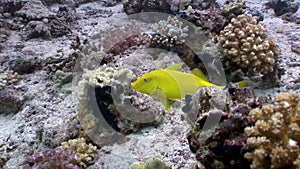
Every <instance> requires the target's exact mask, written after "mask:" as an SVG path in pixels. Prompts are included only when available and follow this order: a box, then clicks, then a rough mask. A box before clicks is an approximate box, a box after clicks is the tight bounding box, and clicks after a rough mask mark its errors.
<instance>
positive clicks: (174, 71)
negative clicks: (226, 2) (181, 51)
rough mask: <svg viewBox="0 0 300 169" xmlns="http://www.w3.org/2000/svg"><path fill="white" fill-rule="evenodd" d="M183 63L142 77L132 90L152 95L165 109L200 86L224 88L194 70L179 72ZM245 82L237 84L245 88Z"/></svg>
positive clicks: (133, 84)
mask: <svg viewBox="0 0 300 169" xmlns="http://www.w3.org/2000/svg"><path fill="white" fill-rule="evenodd" d="M183 64H184V63H178V64H175V65H171V66H169V67H167V68H165V69H160V70H154V71H151V72H148V73H146V74H144V75H142V76H141V77H140V78H139V79H137V80H136V81H135V82H133V83H132V88H133V89H134V90H137V91H139V92H141V93H145V94H148V95H153V96H156V97H158V98H159V100H160V101H161V102H162V103H163V104H164V105H165V107H167V108H168V109H169V108H170V104H169V101H170V100H176V99H180V98H183V97H185V96H186V95H187V94H191V95H192V94H194V92H195V91H196V90H197V89H198V88H199V87H202V86H214V87H219V88H224V87H225V86H218V85H215V84H213V83H210V82H209V81H208V79H207V77H206V76H205V75H204V74H203V73H202V72H201V71H200V70H194V71H192V73H184V72H181V71H180V69H181V67H182V65H183ZM245 84H246V81H245V82H244V81H241V82H239V83H238V85H240V86H245Z"/></svg>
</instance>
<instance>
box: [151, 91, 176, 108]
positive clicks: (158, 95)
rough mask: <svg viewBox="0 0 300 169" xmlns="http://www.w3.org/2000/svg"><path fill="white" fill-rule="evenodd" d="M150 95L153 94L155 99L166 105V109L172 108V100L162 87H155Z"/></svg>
mask: <svg viewBox="0 0 300 169" xmlns="http://www.w3.org/2000/svg"><path fill="white" fill-rule="evenodd" d="M150 96H152V97H153V98H154V99H157V100H159V101H160V102H161V103H162V104H163V105H164V106H165V107H166V109H168V110H169V109H170V108H171V106H170V105H171V104H170V101H169V100H168V98H167V96H166V94H165V93H164V92H163V91H162V90H161V89H155V90H153V91H152V92H151V93H150Z"/></svg>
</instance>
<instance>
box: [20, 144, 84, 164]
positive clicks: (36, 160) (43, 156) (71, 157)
mask: <svg viewBox="0 0 300 169" xmlns="http://www.w3.org/2000/svg"><path fill="white" fill-rule="evenodd" d="M27 161H28V163H29V164H30V165H31V166H28V167H25V168H26V169H51V168H55V169H79V168H80V167H79V162H78V158H77V156H76V155H75V154H74V153H73V151H72V150H62V149H60V148H56V149H49V148H46V149H43V151H42V152H38V153H35V154H33V155H32V156H30V157H29V158H28V160H27Z"/></svg>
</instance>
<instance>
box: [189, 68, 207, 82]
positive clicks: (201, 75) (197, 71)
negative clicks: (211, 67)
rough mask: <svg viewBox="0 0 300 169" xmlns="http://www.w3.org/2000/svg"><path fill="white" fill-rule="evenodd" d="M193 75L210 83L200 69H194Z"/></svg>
mask: <svg viewBox="0 0 300 169" xmlns="http://www.w3.org/2000/svg"><path fill="white" fill-rule="evenodd" d="M192 73H193V74H194V75H196V76H198V77H199V78H200V79H202V80H205V81H207V82H208V78H207V77H206V76H205V74H204V73H203V72H202V71H201V70H200V69H194V70H193V71H192Z"/></svg>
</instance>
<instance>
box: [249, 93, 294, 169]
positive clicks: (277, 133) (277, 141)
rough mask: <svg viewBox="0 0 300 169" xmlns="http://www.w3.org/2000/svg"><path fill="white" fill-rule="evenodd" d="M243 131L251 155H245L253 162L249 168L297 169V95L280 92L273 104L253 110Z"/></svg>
mask: <svg viewBox="0 0 300 169" xmlns="http://www.w3.org/2000/svg"><path fill="white" fill-rule="evenodd" d="M249 121H250V122H253V123H254V126H251V127H247V128H245V132H246V133H247V135H248V136H249V138H248V140H247V145H248V146H249V147H250V148H252V149H253V152H249V153H246V154H245V157H246V158H248V159H250V160H252V165H251V168H252V169H256V168H266V169H268V168H271V169H282V168H290V169H296V168H299V167H300V163H299V161H300V156H299V154H300V96H299V94H297V93H281V94H279V95H278V96H277V97H276V100H275V103H274V104H270V105H264V106H263V107H262V108H256V109H253V110H252V111H251V112H250V114H249Z"/></svg>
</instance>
